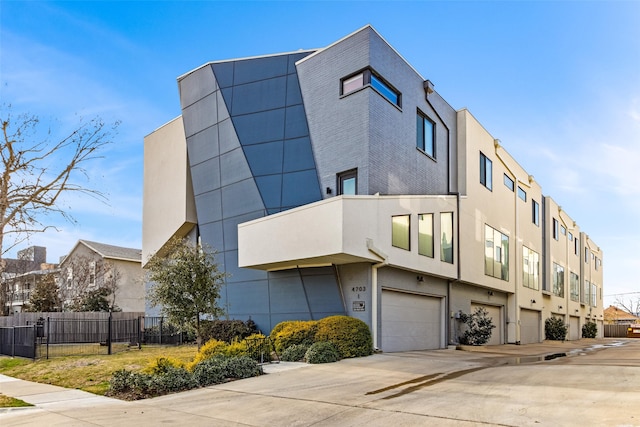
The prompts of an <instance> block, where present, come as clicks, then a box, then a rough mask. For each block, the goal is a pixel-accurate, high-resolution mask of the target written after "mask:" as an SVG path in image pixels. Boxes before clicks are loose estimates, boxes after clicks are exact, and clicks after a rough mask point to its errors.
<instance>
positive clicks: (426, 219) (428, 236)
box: [418, 214, 433, 258]
mask: <svg viewBox="0 0 640 427" xmlns="http://www.w3.org/2000/svg"><path fill="white" fill-rule="evenodd" d="M418 253H419V254H420V255H424V256H428V257H430V258H433V214H420V215H418Z"/></svg>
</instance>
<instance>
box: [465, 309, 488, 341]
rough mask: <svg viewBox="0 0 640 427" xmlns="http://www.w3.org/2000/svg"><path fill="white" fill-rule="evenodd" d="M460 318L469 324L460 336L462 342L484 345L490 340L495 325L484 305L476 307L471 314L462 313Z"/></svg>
mask: <svg viewBox="0 0 640 427" xmlns="http://www.w3.org/2000/svg"><path fill="white" fill-rule="evenodd" d="M460 320H462V322H463V323H466V324H467V330H466V331H464V334H463V335H462V336H461V337H460V343H461V344H466V345H483V344H486V343H488V342H489V340H490V339H491V333H492V330H493V328H495V325H494V324H493V320H492V319H491V318H490V317H489V312H488V311H487V310H486V309H485V308H484V307H478V308H476V311H475V312H473V313H471V314H462V316H461V317H460Z"/></svg>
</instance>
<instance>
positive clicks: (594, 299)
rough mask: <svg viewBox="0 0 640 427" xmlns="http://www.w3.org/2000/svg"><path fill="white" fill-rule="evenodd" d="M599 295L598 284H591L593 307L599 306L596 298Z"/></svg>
mask: <svg viewBox="0 0 640 427" xmlns="http://www.w3.org/2000/svg"><path fill="white" fill-rule="evenodd" d="M597 296H598V294H597V288H596V284H595V283H591V306H592V307H595V306H597V305H598V303H597V301H596V298H597Z"/></svg>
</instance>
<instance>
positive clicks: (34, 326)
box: [33, 324, 38, 360]
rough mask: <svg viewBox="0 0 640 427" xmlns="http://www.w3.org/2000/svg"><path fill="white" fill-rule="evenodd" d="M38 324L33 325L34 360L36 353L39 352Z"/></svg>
mask: <svg viewBox="0 0 640 427" xmlns="http://www.w3.org/2000/svg"><path fill="white" fill-rule="evenodd" d="M36 345H38V325H37V324H35V325H33V360H36V355H37V353H38V347H36Z"/></svg>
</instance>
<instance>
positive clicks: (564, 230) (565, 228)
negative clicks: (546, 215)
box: [560, 225, 567, 236]
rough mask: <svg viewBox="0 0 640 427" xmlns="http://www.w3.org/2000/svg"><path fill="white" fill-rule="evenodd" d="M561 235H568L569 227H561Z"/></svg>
mask: <svg viewBox="0 0 640 427" xmlns="http://www.w3.org/2000/svg"><path fill="white" fill-rule="evenodd" d="M560 233H562V235H563V236H566V235H567V227H565V226H564V225H561V226H560Z"/></svg>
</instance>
